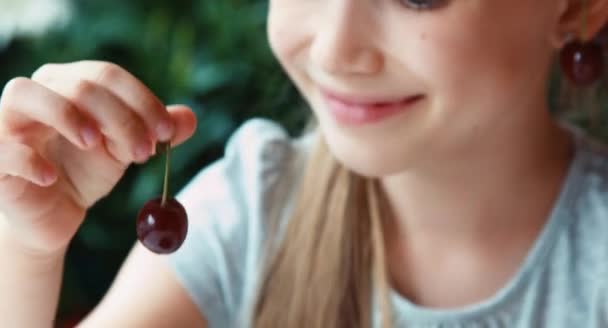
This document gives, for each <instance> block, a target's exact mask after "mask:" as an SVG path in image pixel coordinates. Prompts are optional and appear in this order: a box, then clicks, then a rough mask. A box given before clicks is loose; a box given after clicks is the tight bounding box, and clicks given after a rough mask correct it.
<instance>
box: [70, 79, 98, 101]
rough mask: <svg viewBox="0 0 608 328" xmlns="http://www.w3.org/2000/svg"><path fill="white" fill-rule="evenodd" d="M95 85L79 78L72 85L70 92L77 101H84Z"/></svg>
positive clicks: (93, 90) (92, 92) (92, 91)
mask: <svg viewBox="0 0 608 328" xmlns="http://www.w3.org/2000/svg"><path fill="white" fill-rule="evenodd" d="M96 88H97V86H96V85H95V84H94V83H92V82H90V81H87V80H80V81H78V82H77V83H76V85H75V86H74V91H73V92H72V97H73V99H74V100H76V101H77V102H83V101H86V99H88V98H89V97H90V96H91V95H92V94H94V93H95V90H96Z"/></svg>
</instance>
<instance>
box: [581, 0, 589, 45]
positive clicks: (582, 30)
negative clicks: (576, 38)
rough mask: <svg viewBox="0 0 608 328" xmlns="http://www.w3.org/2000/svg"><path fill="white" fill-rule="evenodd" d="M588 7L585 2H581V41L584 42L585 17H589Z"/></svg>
mask: <svg viewBox="0 0 608 328" xmlns="http://www.w3.org/2000/svg"><path fill="white" fill-rule="evenodd" d="M588 6H589V3H588V1H587V0H583V19H582V25H583V26H581V34H582V35H581V40H583V41H585V38H586V37H587V18H588V17H587V16H588V15H589V13H588Z"/></svg>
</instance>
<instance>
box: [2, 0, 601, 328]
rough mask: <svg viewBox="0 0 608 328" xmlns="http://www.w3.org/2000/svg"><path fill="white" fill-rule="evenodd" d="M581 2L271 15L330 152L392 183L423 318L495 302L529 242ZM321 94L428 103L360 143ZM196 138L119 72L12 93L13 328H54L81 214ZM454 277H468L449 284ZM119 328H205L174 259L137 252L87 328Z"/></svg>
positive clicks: (98, 70) (5, 228)
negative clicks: (552, 81)
mask: <svg viewBox="0 0 608 328" xmlns="http://www.w3.org/2000/svg"><path fill="white" fill-rule="evenodd" d="M403 1H407V0H403ZM579 1H580V0H557V1H553V0H538V1H527V0H510V1H507V0H486V1H484V0H453V1H447V2H446V4H445V5H444V6H440V7H438V8H437V9H433V10H429V11H415V10H411V9H409V8H408V7H402V6H401V5H400V2H399V1H397V0H395V1H393V0H377V1H371V0H368V1H364V0H360V1H355V0H326V1H314V0H313V1H297V0H271V1H270V13H269V24H268V26H269V30H268V32H269V39H270V42H271V46H272V49H273V51H274V53H275V55H276V57H277V59H278V60H279V61H280V62H281V64H282V65H283V67H284V68H285V70H286V72H287V73H288V74H289V75H290V77H291V78H292V80H293V81H294V83H295V84H296V86H297V87H298V88H299V89H300V91H301V92H302V94H303V95H304V97H305V98H306V99H307V100H308V101H309V102H310V104H311V107H312V109H313V112H314V114H315V115H317V116H318V118H319V120H320V122H321V130H322V132H323V133H324V134H325V136H326V138H327V141H328V143H329V145H330V148H331V150H332V152H333V153H334V155H335V156H336V157H337V158H338V159H339V160H340V161H341V162H343V163H344V164H345V165H347V166H348V167H350V168H351V169H353V170H355V171H357V172H359V173H360V174H363V175H367V176H373V177H377V178H379V179H380V180H381V182H382V185H383V187H384V190H385V191H386V194H387V197H388V200H389V202H390V203H391V205H392V207H393V212H394V215H393V216H394V217H392V218H390V219H391V220H387V221H388V222H389V223H388V224H389V225H393V226H394V229H389V230H388V231H392V233H387V234H386V243H387V246H388V260H389V269H390V270H389V271H390V273H391V279H392V281H393V285H394V286H395V287H396V288H397V289H398V290H399V291H400V292H401V293H403V294H405V295H408V296H410V298H411V299H413V300H415V301H416V302H417V303H420V304H424V305H430V306H453V305H458V304H465V303H469V302H473V301H475V300H477V299H480V298H482V297H485V296H487V295H489V294H491V293H492V291H493V290H494V289H496V288H497V286H500V285H501V284H503V283H504V280H505V279H507V278H508V277H509V275H510V274H511V273H512V272H513V270H514V269H515V268H516V267H517V265H518V263H519V262H520V261H521V258H522V257H523V254H525V252H527V249H528V248H529V245H530V243H531V241H533V240H534V238H536V235H537V233H538V230H539V228H540V227H541V226H542V224H543V223H544V218H545V217H546V214H547V211H548V209H549V208H550V206H551V205H550V204H551V203H552V201H553V200H554V198H555V196H556V193H557V191H558V189H559V185H560V183H561V182H562V181H563V177H564V174H565V171H566V167H567V165H568V163H569V161H570V159H571V152H570V149H571V142H570V140H569V138H568V137H567V135H565V134H564V133H563V132H561V130H559V129H556V126H555V124H554V123H553V121H552V120H551V119H550V118H549V117H548V115H547V114H546V103H545V102H544V100H543V97H544V89H543V84H544V73H546V70H547V67H548V65H549V58H550V57H551V54H552V53H553V52H554V51H555V50H556V49H558V48H559V47H560V46H561V43H562V41H563V38H564V36H565V35H566V34H567V33H571V32H573V31H577V30H578V28H579V25H580V24H579V22H580V6H578V5H577V4H579ZM589 8H590V10H589V17H588V20H587V21H588V22H589V26H588V28H587V35H585V37H589V36H591V35H593V34H594V33H595V32H596V31H597V30H598V29H599V28H600V26H602V25H603V23H604V22H605V21H606V16H608V3H607V2H606V1H603V0H589ZM293 22H298V24H293ZM465 77H466V78H465ZM319 84H322V85H324V86H326V87H331V88H335V89H337V90H336V91H342V92H349V93H362V94H365V95H368V96H371V95H373V96H382V97H389V96H390V97H392V96H402V95H409V94H410V93H421V94H424V95H425V98H424V100H423V101H421V102H420V103H419V104H418V105H416V106H415V107H413V109H412V110H411V111H409V112H407V113H405V114H404V115H400V116H397V117H393V118H392V119H391V120H387V121H383V122H381V123H378V124H375V125H369V126H362V127H357V128H353V127H349V126H342V125H340V124H336V123H335V122H334V121H333V120H332V119H331V117H330V116H329V115H327V112H326V110H325V106H324V104H323V102H322V101H321V99H320V97H319V92H318V85H319ZM162 122H165V123H168V124H169V126H168V129H165V130H166V131H164V133H161V132H159V131H158V130H157V128H158V125H159V124H160V123H162ZM125 125H126V126H131V127H133V129H124V126H125ZM195 126H196V118H195V117H194V115H193V113H192V111H191V110H190V109H189V108H187V107H185V106H170V107H166V106H164V105H163V104H162V103H161V102H160V100H159V99H157V98H156V96H155V95H153V94H152V93H151V92H150V90H149V89H147V88H146V87H145V86H144V85H143V84H142V83H141V82H140V81H138V80H137V79H136V78H135V77H134V76H132V75H131V74H129V73H128V72H126V71H125V70H124V69H122V68H120V67H117V66H116V65H113V64H110V63H103V62H90V61H85V62H76V63H68V64H62V65H57V64H53V65H45V66H43V67H41V68H40V69H39V70H38V71H36V73H35V74H34V75H33V76H32V77H30V78H18V79H15V80H12V81H11V82H9V83H8V84H7V85H6V86H5V88H4V90H3V93H2V97H1V99H0V191H4V192H0V276H2V279H0V318H2V320H3V323H4V324H8V325H9V326H14V327H51V326H52V321H53V318H54V315H55V311H56V307H57V301H58V298H59V289H60V288H59V287H60V282H61V277H62V274H63V260H64V257H65V251H66V248H67V245H68V244H69V242H70V240H71V239H72V238H73V236H74V234H75V233H76V231H77V229H78V228H79V226H80V224H81V223H82V221H83V220H84V217H85V213H86V210H87V209H88V208H89V207H90V206H92V204H93V203H95V202H96V201H97V200H98V199H99V198H101V197H103V196H104V195H106V194H107V193H108V192H110V191H111V189H112V188H113V187H114V185H115V184H116V183H117V182H118V181H119V179H120V177H121V176H122V174H123V173H124V170H125V169H126V168H127V167H128V165H129V164H132V163H143V162H145V161H146V159H147V158H148V157H149V156H150V153H151V152H152V147H151V145H152V144H153V143H154V142H156V141H157V140H166V139H168V138H169V139H171V140H172V144H173V145H177V144H179V143H181V142H183V141H185V140H187V139H188V138H190V137H191V136H192V135H193V133H194V129H195ZM85 127H89V128H92V129H93V131H92V136H93V138H92V142H91V143H90V144H84V143H82V141H81V140H80V132H81V131H82V129H83V128H85ZM102 141H103V142H102ZM140 149H143V150H144V151H143V153H141V152H140V151H138V150H140ZM78 164H81V165H84V166H86V167H91V168H92V170H93V171H94V172H103V173H104V174H95V175H90V174H88V172H89V170H83V169H82V167H83V166H80V165H78ZM45 174H46V175H48V176H49V179H48V180H43V179H42V177H43V176H44V175H45ZM522 177H525V178H526V179H522ZM414 191H415V192H414ZM514 195H517V197H515V196H514ZM505 229H510V230H508V231H509V234H508V235H505V234H504V233H503V232H504V230H505ZM508 236H516V237H514V238H506V237H508ZM498 245H500V248H499V247H498ZM499 250H500V254H501V255H500V257H498V256H496V255H497V254H498V253H499ZM496 259H499V260H500V261H497V260H496ZM453 263H457V264H459V265H458V266H459V267H460V268H463V269H461V271H459V272H454V271H451V272H450V270H449V269H450V268H453V267H456V266H454V265H450V264H453ZM438 269H439V270H438ZM442 272H447V273H449V275H444V276H441V275H440V274H441V273H442ZM142 273H145V274H142ZM432 273H437V274H435V275H433V274H432ZM470 277H473V278H475V279H476V281H471V278H470ZM488 277H489V278H488ZM438 281H445V282H446V283H444V284H440V283H437V282H438ZM474 282H477V284H475V283H474ZM455 286H459V287H460V289H458V290H456V289H455ZM134 289H135V290H142V291H145V292H141V293H139V292H138V293H133V290H134ZM448 295H452V296H449V297H448ZM159 300H162V301H159ZM203 312H204V310H203ZM109 326H115V327H153V328H154V327H158V328H160V327H204V326H205V319H204V317H203V316H202V315H201V314H200V312H199V311H198V309H197V307H196V306H195V305H194V304H193V303H192V300H191V299H190V297H189V296H188V294H187V292H186V291H185V290H184V289H183V288H182V286H181V284H180V283H179V282H178V280H177V279H176V277H175V276H174V274H173V272H172V270H171V269H170V268H169V266H168V264H167V263H166V260H165V258H164V257H159V256H155V255H153V254H151V253H150V252H148V251H147V250H145V249H144V248H143V247H141V246H139V245H136V246H135V247H134V249H133V251H132V252H131V254H130V255H129V257H128V258H127V260H126V262H125V264H124V265H123V268H122V269H121V270H120V272H119V274H118V276H117V278H116V280H115V282H114V284H113V285H112V287H111V289H110V291H109V292H108V294H107V295H106V296H105V297H104V299H103V301H102V302H101V303H100V304H99V305H98V306H97V307H96V309H95V310H94V311H93V312H92V313H91V314H90V315H89V316H88V317H87V318H86V319H85V320H84V321H83V322H82V323H81V324H80V325H79V327H85V328H90V327H93V328H95V327H109Z"/></svg>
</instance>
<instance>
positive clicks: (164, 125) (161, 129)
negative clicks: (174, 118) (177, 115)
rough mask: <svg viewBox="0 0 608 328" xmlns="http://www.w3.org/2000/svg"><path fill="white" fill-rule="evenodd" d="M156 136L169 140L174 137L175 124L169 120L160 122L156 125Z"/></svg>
mask: <svg viewBox="0 0 608 328" xmlns="http://www.w3.org/2000/svg"><path fill="white" fill-rule="evenodd" d="M156 137H157V138H158V140H160V141H168V140H171V137H173V125H172V124H171V123H169V122H160V123H159V124H158V125H157V126H156Z"/></svg>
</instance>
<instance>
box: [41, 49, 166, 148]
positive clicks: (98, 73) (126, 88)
mask: <svg viewBox="0 0 608 328" xmlns="http://www.w3.org/2000/svg"><path fill="white" fill-rule="evenodd" d="M57 78H64V79H70V80H75V81H78V80H87V81H90V82H93V83H96V84H99V85H101V86H103V87H104V88H106V89H107V90H109V91H110V92H112V93H114V94H115V95H116V96H117V97H118V98H120V99H121V100H122V101H123V102H124V103H125V104H126V105H127V106H129V107H130V108H131V109H132V110H133V111H135V112H136V113H137V114H138V115H139V116H140V117H141V118H142V120H143V121H144V123H145V124H146V126H147V127H148V129H149V131H153V132H154V134H155V135H154V137H155V138H156V139H159V140H161V141H167V140H169V139H170V138H171V137H172V136H173V134H174V131H175V127H174V124H173V123H172V121H171V117H170V116H169V113H168V112H167V110H166V108H165V106H164V104H163V103H162V101H161V100H160V99H158V97H156V95H155V94H154V93H153V92H152V91H151V90H150V89H149V88H148V87H146V86H145V85H144V84H143V83H142V82H141V81H140V80H139V79H137V78H136V77H135V76H134V75H132V74H131V73H129V72H128V71H126V70H125V69H123V68H121V67H120V66H118V65H115V64H112V63H108V62H102V61H90V60H85V61H78V62H74V63H68V64H46V65H44V66H42V67H41V68H40V69H38V70H37V71H36V72H35V73H34V74H33V75H32V79H33V80H35V81H38V82H41V83H44V82H45V80H52V79H57Z"/></svg>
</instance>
